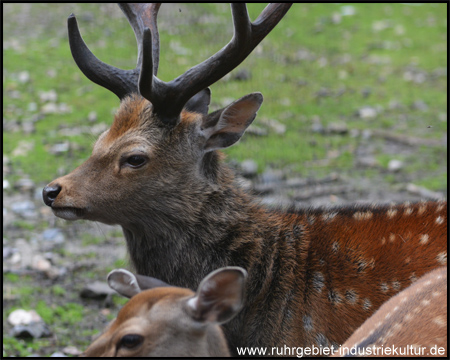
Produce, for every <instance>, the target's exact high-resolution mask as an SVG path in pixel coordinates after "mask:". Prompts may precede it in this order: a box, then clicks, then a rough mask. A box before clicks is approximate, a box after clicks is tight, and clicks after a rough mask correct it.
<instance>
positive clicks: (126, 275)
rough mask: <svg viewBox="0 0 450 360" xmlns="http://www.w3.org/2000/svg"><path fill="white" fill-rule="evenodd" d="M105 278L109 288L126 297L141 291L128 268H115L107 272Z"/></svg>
mask: <svg viewBox="0 0 450 360" xmlns="http://www.w3.org/2000/svg"><path fill="white" fill-rule="evenodd" d="M106 279H107V281H108V285H109V287H110V288H111V289H114V290H116V291H117V292H118V293H119V294H120V295H122V296H125V297H127V298H131V297H133V296H134V295H136V294H139V293H140V292H141V291H142V289H141V288H140V287H139V284H138V282H137V280H136V277H135V276H134V274H133V273H131V272H129V271H128V270H125V269H115V270H113V271H111V272H110V273H109V274H108V276H107V278H106Z"/></svg>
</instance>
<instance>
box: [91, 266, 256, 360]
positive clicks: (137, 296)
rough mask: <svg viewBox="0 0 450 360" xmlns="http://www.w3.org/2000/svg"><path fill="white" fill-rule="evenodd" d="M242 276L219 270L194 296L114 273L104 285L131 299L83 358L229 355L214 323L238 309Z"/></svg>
mask: <svg viewBox="0 0 450 360" xmlns="http://www.w3.org/2000/svg"><path fill="white" fill-rule="evenodd" d="M246 276H247V273H246V271H245V270H244V269H242V268H239V267H227V268H222V269H218V270H216V271H213V272H212V273H211V274H209V275H208V276H207V277H206V278H205V279H203V280H202V282H201V283H200V285H199V287H198V290H197V293H194V292H193V291H192V290H189V289H183V288H178V287H171V286H170V285H168V284H166V283H164V282H162V281H160V280H157V279H154V278H151V277H146V276H140V275H136V276H135V275H133V274H132V273H130V272H129V271H127V270H124V269H118V270H113V271H112V272H110V273H109V275H108V283H109V285H110V286H111V288H113V289H115V290H116V291H117V292H118V293H120V294H122V295H124V296H126V297H132V298H131V300H130V301H129V302H128V303H127V304H126V305H125V306H124V307H123V308H122V309H121V310H120V312H119V315H118V316H117V319H116V320H114V321H113V322H112V323H110V325H109V326H108V328H107V329H106V330H105V332H104V333H103V334H102V335H101V336H100V337H99V338H97V339H96V340H95V341H94V342H93V343H92V344H91V345H90V346H89V347H88V348H87V350H86V351H85V352H84V353H83V355H84V356H90V357H91V356H96V357H97V356H102V357H103V356H108V357H111V356H121V357H132V356H160V357H162V356H195V357H197V356H208V357H213V356H230V352H229V351H228V346H227V342H226V340H225V337H224V335H223V332H222V330H221V329H220V326H219V324H222V323H225V322H228V321H229V320H230V319H232V318H233V317H234V316H235V315H236V314H237V313H238V312H239V310H240V309H241V308H242V303H243V299H244V285H245V278H246Z"/></svg>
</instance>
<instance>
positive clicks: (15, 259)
mask: <svg viewBox="0 0 450 360" xmlns="http://www.w3.org/2000/svg"><path fill="white" fill-rule="evenodd" d="M21 261H22V255H20V253H18V252H16V253H14V254H12V256H11V259H9V263H10V264H12V265H14V264H18V263H20V262H21Z"/></svg>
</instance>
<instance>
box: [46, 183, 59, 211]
mask: <svg viewBox="0 0 450 360" xmlns="http://www.w3.org/2000/svg"><path fill="white" fill-rule="evenodd" d="M61 189H62V188H61V186H59V185H58V184H56V185H53V186H46V187H45V188H44V190H42V198H43V199H44V203H45V205H47V206H52V204H53V202H54V201H55V199H56V197H57V196H58V194H59V193H60V192H61Z"/></svg>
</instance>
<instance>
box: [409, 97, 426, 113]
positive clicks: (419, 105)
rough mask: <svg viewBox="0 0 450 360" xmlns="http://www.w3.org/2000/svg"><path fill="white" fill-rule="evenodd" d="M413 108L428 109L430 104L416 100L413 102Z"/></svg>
mask: <svg viewBox="0 0 450 360" xmlns="http://www.w3.org/2000/svg"><path fill="white" fill-rule="evenodd" d="M411 108H412V109H413V110H419V111H427V110H428V105H427V104H426V103H425V102H424V101H423V100H416V101H414V102H413V103H412V105H411Z"/></svg>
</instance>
